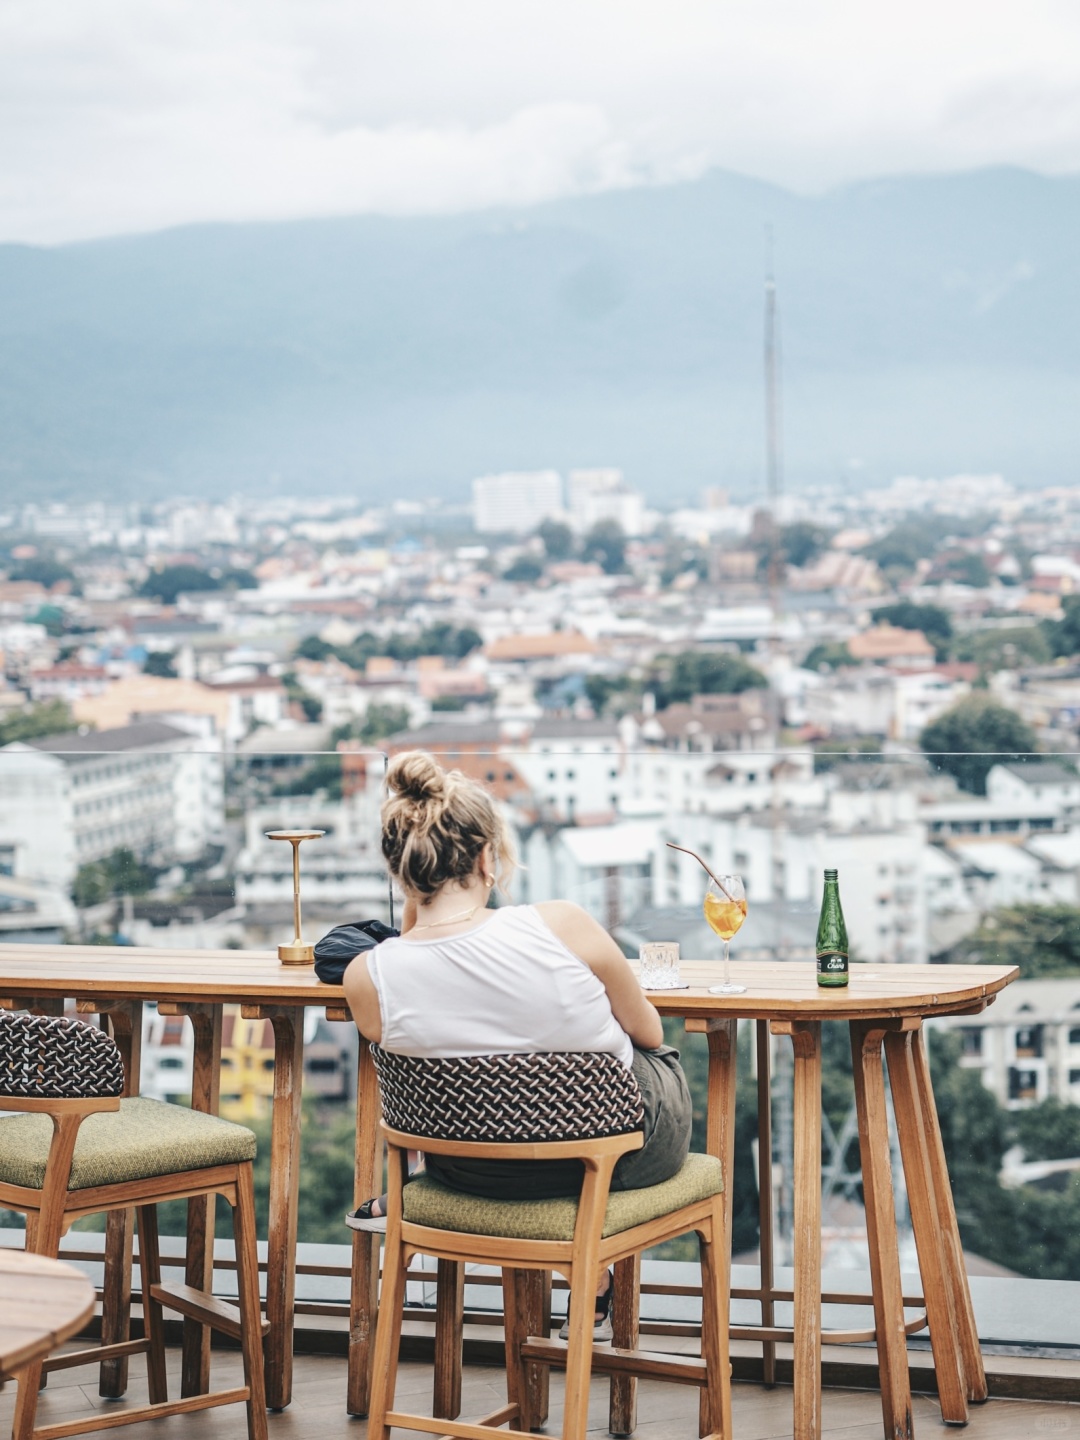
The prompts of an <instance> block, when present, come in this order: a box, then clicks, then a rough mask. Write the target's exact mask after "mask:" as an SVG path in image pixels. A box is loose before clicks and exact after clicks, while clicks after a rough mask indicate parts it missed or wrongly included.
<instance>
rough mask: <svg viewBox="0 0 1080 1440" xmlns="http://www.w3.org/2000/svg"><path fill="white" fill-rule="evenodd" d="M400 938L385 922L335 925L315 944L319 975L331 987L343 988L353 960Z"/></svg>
mask: <svg viewBox="0 0 1080 1440" xmlns="http://www.w3.org/2000/svg"><path fill="white" fill-rule="evenodd" d="M398 934H400V931H398V930H395V929H394V927H393V926H392V925H384V924H383V922H382V921H381V920H354V921H352V922H351V923H350V924H348V925H335V926H334V928H333V930H330V931H329V932H328V933H327V934H325V935H324V936H323V937H322V939H321V940H317V941H316V942H315V974H316V975H317V976H318V977H319V979H320V980H322V981H323V982H324V983H325V984H327V985H340V984H341V981H342V979H343V977H344V975H345V971H346V970H347V969H348V968H349V964H350V962H351V961H352V960H355V958H356V957H357V955H359V954H360V952H361V951H362V950H372V949H374V947H375V946H376V945H378V943H379V941H380V940H389V939H390V938H391V937H392V936H394V935H398Z"/></svg>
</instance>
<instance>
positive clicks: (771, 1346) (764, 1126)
mask: <svg viewBox="0 0 1080 1440" xmlns="http://www.w3.org/2000/svg"><path fill="white" fill-rule="evenodd" d="M754 1029H755V1032H756V1033H755V1042H756V1045H757V1113H758V1167H757V1168H758V1237H759V1240H758V1260H759V1264H758V1276H759V1283H760V1285H761V1323H762V1325H763V1326H766V1327H769V1326H772V1325H773V1324H774V1323H775V1320H776V1312H775V1307H774V1305H773V1288H774V1285H775V1282H776V1271H775V1268H774V1256H773V1213H772V1207H773V1188H772V1075H771V1064H770V1056H769V1049H770V1036H769V1022H768V1021H767V1020H757V1021H755V1022H754ZM761 1370H762V1378H763V1380H764V1381H765V1388H766V1390H771V1389H772V1388H773V1387H774V1386H775V1384H776V1341H775V1340H763V1341H762V1342H761Z"/></svg>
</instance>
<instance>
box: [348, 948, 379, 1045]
mask: <svg viewBox="0 0 1080 1440" xmlns="http://www.w3.org/2000/svg"><path fill="white" fill-rule="evenodd" d="M370 953H371V952H370V951H369V950H361V951H360V954H359V955H357V956H356V957H355V959H353V960H351V961H350V962H349V968H348V969H347V970H346V971H345V978H344V980H343V981H342V982H341V983H342V985H343V986H344V987H345V998H346V1000H348V1002H349V1009H350V1010H351V1011H352V1017H353V1019H354V1020H355V1021H356V1028H357V1029H358V1030H359V1031H360V1034H361V1035H363V1036H364V1038H365V1039H366V1040H374V1041H375V1043H376V1044H378V1043H379V1041H380V1040H381V1039H382V1011H381V1010H380V1009H379V992H378V991H377V990H376V989H375V983H374V981H373V980H372V978H371V976H370V975H369V974H368V966H367V957H368V955H369V954H370Z"/></svg>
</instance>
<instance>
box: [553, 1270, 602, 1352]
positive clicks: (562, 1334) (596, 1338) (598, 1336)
mask: <svg viewBox="0 0 1080 1440" xmlns="http://www.w3.org/2000/svg"><path fill="white" fill-rule="evenodd" d="M607 1281H608V1283H607V1289H606V1290H605V1291H604V1293H603V1294H602V1295H597V1297H596V1310H595V1313H594V1314H593V1344H594V1345H595V1344H603V1343H604V1341H606V1340H610V1339H611V1338H612V1329H611V1302H612V1300H613V1299H614V1296H615V1274H614V1272H613V1271H611V1270H609V1271H608V1272H607ZM559 1339H560V1340H569V1339H570V1292H569V1291H567V1292H566V1319H565V1320H564V1321H563V1323H562V1328H561V1329H560V1331H559Z"/></svg>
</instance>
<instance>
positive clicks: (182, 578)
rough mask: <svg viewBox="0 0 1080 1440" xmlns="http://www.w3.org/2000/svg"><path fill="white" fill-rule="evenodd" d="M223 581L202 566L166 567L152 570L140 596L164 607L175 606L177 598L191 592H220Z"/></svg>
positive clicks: (140, 588) (140, 587)
mask: <svg viewBox="0 0 1080 1440" xmlns="http://www.w3.org/2000/svg"><path fill="white" fill-rule="evenodd" d="M220 589H221V581H220V580H219V579H217V578H216V577H215V576H214V575H212V574H211V573H210V571H209V570H204V569H203V568H202V567H201V566H200V565H165V566H163V567H162V568H161V569H160V570H151V572H150V574H149V575H148V576H147V577H146V579H145V580H144V581H143V583H142V584H141V585H140V586H139V594H140V595H145V596H147V597H148V598H149V599H151V600H160V601H161V603H162V604H163V605H175V604H176V601H177V598H178V597H179V596H180V595H184V594H186V593H188V592H190V591H199V590H220Z"/></svg>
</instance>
